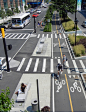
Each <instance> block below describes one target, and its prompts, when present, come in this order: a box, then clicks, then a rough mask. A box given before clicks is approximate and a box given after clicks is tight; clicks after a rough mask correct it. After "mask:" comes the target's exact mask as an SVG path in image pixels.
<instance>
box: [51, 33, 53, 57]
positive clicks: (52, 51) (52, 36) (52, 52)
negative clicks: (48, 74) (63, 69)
mask: <svg viewBox="0 0 86 112" xmlns="http://www.w3.org/2000/svg"><path fill="white" fill-rule="evenodd" d="M51 41H52V58H53V34H52V35H51Z"/></svg>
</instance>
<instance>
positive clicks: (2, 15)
mask: <svg viewBox="0 0 86 112" xmlns="http://www.w3.org/2000/svg"><path fill="white" fill-rule="evenodd" d="M5 16H6V14H5V11H3V8H2V9H1V10H0V17H1V18H2V19H3V18H4V17H5Z"/></svg>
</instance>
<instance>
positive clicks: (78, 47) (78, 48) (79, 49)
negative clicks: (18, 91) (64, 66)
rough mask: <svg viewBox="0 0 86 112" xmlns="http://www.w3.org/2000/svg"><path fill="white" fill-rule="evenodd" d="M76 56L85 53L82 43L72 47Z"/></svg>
mask: <svg viewBox="0 0 86 112" xmlns="http://www.w3.org/2000/svg"><path fill="white" fill-rule="evenodd" d="M73 50H74V53H75V55H76V56H81V55H84V54H85V47H84V46H83V45H82V44H79V45H76V46H74V47H73Z"/></svg>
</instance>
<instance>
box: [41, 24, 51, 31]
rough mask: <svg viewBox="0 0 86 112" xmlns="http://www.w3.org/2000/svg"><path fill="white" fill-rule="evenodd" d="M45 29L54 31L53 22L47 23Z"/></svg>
mask: <svg viewBox="0 0 86 112" xmlns="http://www.w3.org/2000/svg"><path fill="white" fill-rule="evenodd" d="M43 31H44V32H51V31H52V24H51V23H46V25H45V27H44V30H43Z"/></svg>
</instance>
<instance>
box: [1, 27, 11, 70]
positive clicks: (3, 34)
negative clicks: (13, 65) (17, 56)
mask: <svg viewBox="0 0 86 112" xmlns="http://www.w3.org/2000/svg"><path fill="white" fill-rule="evenodd" d="M1 32H2V37H3V45H4V51H5V56H6V62H7V72H10V67H9V62H8V54H7V48H6V42H5V38H4V37H5V32H4V28H1Z"/></svg>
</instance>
